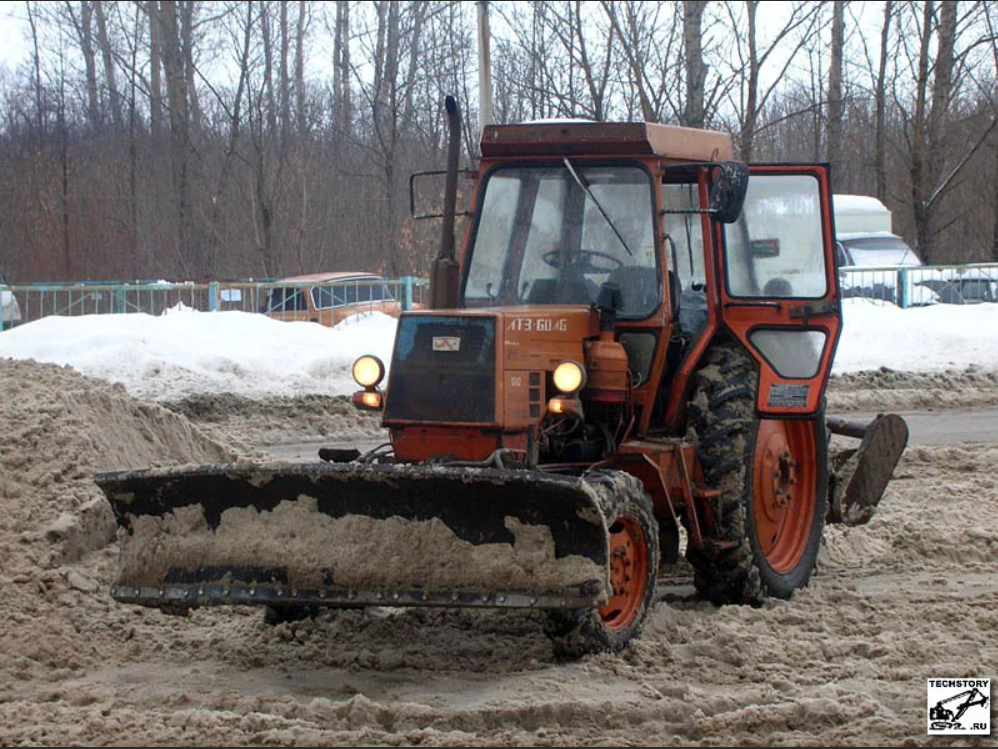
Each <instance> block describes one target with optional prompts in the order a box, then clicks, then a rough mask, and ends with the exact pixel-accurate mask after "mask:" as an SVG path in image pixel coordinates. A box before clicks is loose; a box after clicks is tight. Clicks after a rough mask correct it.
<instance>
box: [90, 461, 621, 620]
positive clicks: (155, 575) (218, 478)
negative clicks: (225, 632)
mask: <svg viewBox="0 0 998 749" xmlns="http://www.w3.org/2000/svg"><path fill="white" fill-rule="evenodd" d="M96 481H97V484H98V486H100V488H101V489H102V491H103V492H104V494H105V495H106V496H107V498H108V499H109V500H110V503H111V506H112V507H113V509H114V512H115V516H116V518H117V522H118V525H119V533H118V538H119V542H120V558H119V566H118V576H117V579H116V581H115V583H114V585H113V587H112V590H111V593H112V596H113V597H114V598H116V599H117V600H119V601H122V602H126V603H136V604H141V605H145V606H154V607H158V608H162V609H164V610H167V611H172V612H178V611H183V610H185V609H190V608H194V607H198V606H206V605H218V604H264V605H270V606H275V605H276V606H287V605H320V606H351V607H352V606H365V605H382V606H384V605H389V606H491V607H506V606H508V607H536V608H564V609H573V608H588V607H592V606H595V605H597V604H598V603H599V602H601V601H605V600H606V598H607V594H606V591H607V590H608V584H609V582H608V580H609V572H608V560H607V556H608V544H609V541H608V535H607V529H606V520H605V517H604V514H603V512H602V511H601V509H600V502H599V497H600V491H601V487H600V485H599V479H595V480H592V479H591V480H583V479H579V478H571V477H565V476H554V475H549V474H539V473H537V472H529V471H515V470H493V469H469V468H447V467H442V466H432V467H431V466H420V467H416V466H407V465H367V464H359V463H348V464H328V463H316V464H297V465H296V464H289V463H279V464H267V463H255V464H253V463H246V464H242V463H238V464H227V465H210V466H200V467H194V468H191V467H186V468H171V469H147V470H142V471H128V472H123V473H112V474H98V475H97V476H96Z"/></svg>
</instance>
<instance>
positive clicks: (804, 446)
mask: <svg viewBox="0 0 998 749" xmlns="http://www.w3.org/2000/svg"><path fill="white" fill-rule="evenodd" d="M815 457H816V456H815V442H814V425H813V424H812V423H811V422H809V421H778V420H772V419H763V420H762V421H760V422H759V433H758V436H757V437H756V443H755V471H754V477H753V489H754V492H753V501H752V505H753V506H752V510H753V513H754V516H755V529H756V536H757V537H758V541H759V548H760V550H761V551H762V553H763V555H764V556H765V557H766V561H767V562H768V563H769V566H770V567H772V568H773V571H775V572H777V573H779V574H787V573H788V572H790V571H791V570H793V568H794V567H796V566H797V563H798V562H799V561H800V559H801V557H802V556H803V554H804V550H805V549H806V548H807V542H808V539H809V538H810V536H811V526H812V524H813V521H814V512H815V506H816V497H815V466H814V461H815Z"/></svg>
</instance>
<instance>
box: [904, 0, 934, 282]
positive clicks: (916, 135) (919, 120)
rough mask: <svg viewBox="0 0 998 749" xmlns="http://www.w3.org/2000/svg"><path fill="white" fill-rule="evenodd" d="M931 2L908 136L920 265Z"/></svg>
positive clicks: (924, 247)
mask: <svg viewBox="0 0 998 749" xmlns="http://www.w3.org/2000/svg"><path fill="white" fill-rule="evenodd" d="M932 7H933V3H932V0H926V2H925V5H924V7H923V13H922V32H921V33H922V36H921V42H920V47H919V54H918V75H917V78H916V80H915V115H914V118H913V119H912V133H911V167H910V171H911V203H912V210H913V212H914V214H915V237H916V239H915V249H916V250H917V251H918V254H919V256H920V257H921V259H922V262H923V263H925V264H928V263H929V262H930V261H931V252H930V249H929V221H928V197H929V196H928V188H927V185H926V173H925V172H926V169H925V130H926V124H927V123H926V98H927V94H928V89H929V39H930V37H931V35H932Z"/></svg>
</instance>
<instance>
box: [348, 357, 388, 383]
mask: <svg viewBox="0 0 998 749" xmlns="http://www.w3.org/2000/svg"><path fill="white" fill-rule="evenodd" d="M384 376H385V365H384V364H382V363H381V359H379V358H378V357H376V356H362V357H360V358H359V359H358V360H357V361H355V362H354V363H353V378H354V379H355V380H356V381H357V384H358V385H361V386H362V387H366V388H370V387H374V386H375V385H377V384H378V383H379V382H381V380H382V379H383V378H384Z"/></svg>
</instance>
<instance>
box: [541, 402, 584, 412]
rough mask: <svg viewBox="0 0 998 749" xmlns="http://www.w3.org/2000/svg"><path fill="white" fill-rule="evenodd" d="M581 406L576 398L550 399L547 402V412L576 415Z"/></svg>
mask: <svg viewBox="0 0 998 749" xmlns="http://www.w3.org/2000/svg"><path fill="white" fill-rule="evenodd" d="M581 405H582V404H580V403H579V400H578V399H577V398H552V399H551V400H549V401H548V411H550V412H551V413H553V414H577V413H579V407H580V406H581Z"/></svg>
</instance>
